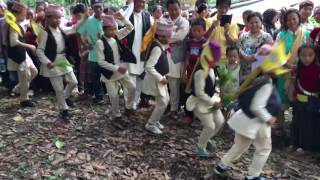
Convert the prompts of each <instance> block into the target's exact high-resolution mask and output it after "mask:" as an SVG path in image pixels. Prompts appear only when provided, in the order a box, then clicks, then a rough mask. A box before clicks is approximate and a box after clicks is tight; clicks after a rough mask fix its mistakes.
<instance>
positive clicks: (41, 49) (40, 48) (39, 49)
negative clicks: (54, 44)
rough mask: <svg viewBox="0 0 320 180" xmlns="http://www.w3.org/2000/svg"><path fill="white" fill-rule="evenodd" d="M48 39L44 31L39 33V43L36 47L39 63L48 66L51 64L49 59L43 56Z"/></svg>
mask: <svg viewBox="0 0 320 180" xmlns="http://www.w3.org/2000/svg"><path fill="white" fill-rule="evenodd" d="M47 39H48V33H47V32H46V31H41V33H40V35H39V43H38V47H37V51H36V53H37V56H38V58H39V60H40V62H41V63H43V64H48V63H51V61H50V59H49V58H48V57H47V56H46V55H45V54H44V50H45V49H46V44H47Z"/></svg>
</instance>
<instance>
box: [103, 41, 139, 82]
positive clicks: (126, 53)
mask: <svg viewBox="0 0 320 180" xmlns="http://www.w3.org/2000/svg"><path fill="white" fill-rule="evenodd" d="M101 41H102V43H103V47H104V50H103V53H104V57H105V59H104V60H105V61H107V62H108V63H111V64H114V59H113V51H112V48H111V46H110V45H109V43H108V42H107V40H106V39H105V38H104V37H102V38H101ZM116 41H117V46H118V50H119V55H120V60H121V61H122V62H127V63H137V60H136V57H135V56H134V54H133V53H132V51H131V50H130V49H129V48H128V47H126V46H124V45H122V44H121V43H120V41H119V40H118V39H117V38H116ZM100 72H101V73H102V74H103V76H104V77H105V78H107V79H110V78H111V76H112V75H113V72H112V71H110V70H107V69H105V68H103V67H100Z"/></svg>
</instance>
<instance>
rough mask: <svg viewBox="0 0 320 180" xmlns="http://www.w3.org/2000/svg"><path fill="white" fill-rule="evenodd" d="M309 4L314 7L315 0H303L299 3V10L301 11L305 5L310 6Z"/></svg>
mask: <svg viewBox="0 0 320 180" xmlns="http://www.w3.org/2000/svg"><path fill="white" fill-rule="evenodd" d="M308 6H310V7H312V8H314V4H313V2H312V1H310V0H305V1H303V2H301V3H300V4H299V11H300V10H301V9H303V8H304V7H308Z"/></svg>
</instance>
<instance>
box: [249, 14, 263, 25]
mask: <svg viewBox="0 0 320 180" xmlns="http://www.w3.org/2000/svg"><path fill="white" fill-rule="evenodd" d="M253 17H258V18H259V19H260V21H261V23H262V15H261V13H259V12H253V13H250V14H249V15H248V17H247V21H248V22H249V21H250V19H252V18H253Z"/></svg>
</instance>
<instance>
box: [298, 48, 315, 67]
mask: <svg viewBox="0 0 320 180" xmlns="http://www.w3.org/2000/svg"><path fill="white" fill-rule="evenodd" d="M299 57H300V61H301V63H302V64H303V65H305V66H309V65H310V64H312V63H313V62H314V60H315V58H316V53H315V52H314V50H313V49H312V48H303V49H302V50H301V52H300V55H299Z"/></svg>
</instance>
